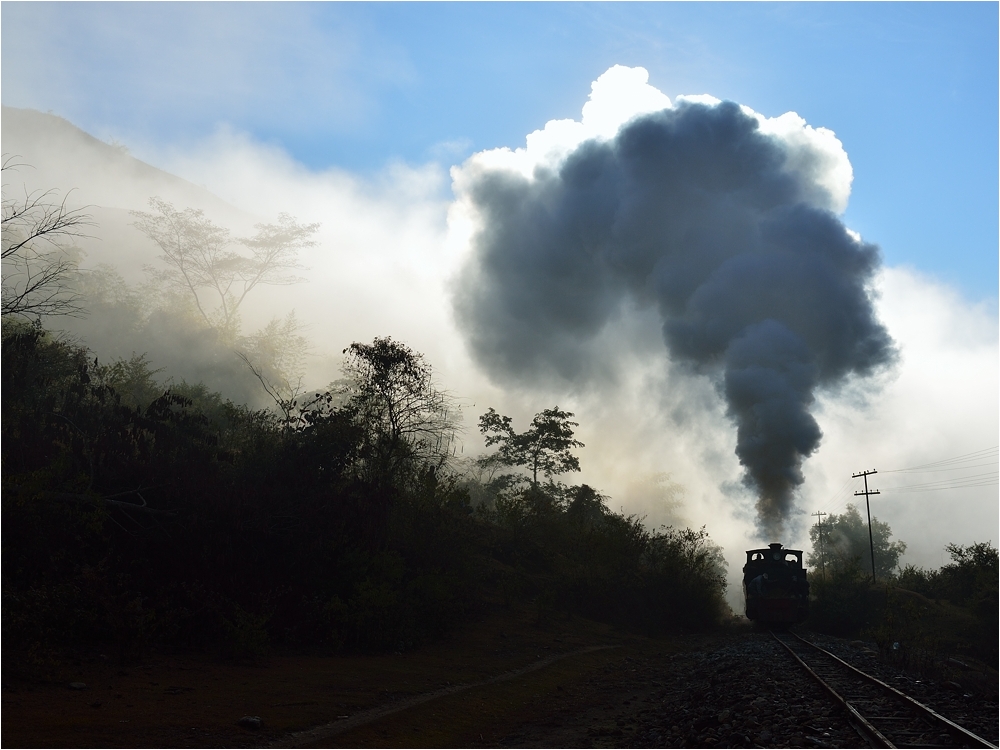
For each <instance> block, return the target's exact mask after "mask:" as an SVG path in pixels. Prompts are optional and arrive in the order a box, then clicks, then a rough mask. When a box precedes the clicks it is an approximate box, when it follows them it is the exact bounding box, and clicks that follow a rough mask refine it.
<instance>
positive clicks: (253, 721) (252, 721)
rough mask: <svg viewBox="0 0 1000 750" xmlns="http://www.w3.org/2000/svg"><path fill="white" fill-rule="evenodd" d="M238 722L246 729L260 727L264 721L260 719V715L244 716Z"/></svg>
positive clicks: (238, 724)
mask: <svg viewBox="0 0 1000 750" xmlns="http://www.w3.org/2000/svg"><path fill="white" fill-rule="evenodd" d="M236 724H237V726H241V727H243V728H244V729H260V727H261V724H263V722H262V721H261V720H260V717H259V716H244V717H243V718H241V719H240V720H239V721H237V722H236Z"/></svg>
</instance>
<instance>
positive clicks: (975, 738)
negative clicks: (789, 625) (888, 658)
mask: <svg viewBox="0 0 1000 750" xmlns="http://www.w3.org/2000/svg"><path fill="white" fill-rule="evenodd" d="M790 635H792V636H794V637H795V638H797V639H798V640H800V641H801V642H802V643H804V644H806V645H807V646H811V647H812V648H814V649H816V650H817V651H820V652H822V653H824V654H826V655H827V656H829V657H830V658H831V659H834V660H835V661H837V662H839V663H840V664H842V665H843V666H845V667H847V668H848V669H849V670H851V671H852V672H854V673H855V674H856V675H858V676H859V677H861V678H863V679H865V680H867V681H868V682H870V683H872V684H873V685H878V686H879V687H880V688H882V689H883V690H885V691H887V692H889V693H891V694H892V695H894V696H895V697H897V698H899V699H900V700H902V701H904V702H906V703H907V704H908V705H909V706H910V707H911V708H913V709H915V710H916V711H917V712H918V713H920V714H921V715H923V716H925V717H927V718H929V719H931V720H932V721H934V722H936V723H937V724H940V725H941V726H943V727H944V729H945V730H946V731H947V732H948V733H949V734H952V735H958V736H959V737H961V738H962V739H963V740H965V741H966V742H969V743H973V744H975V745H976V746H977V747H990V748H996V745H994V744H992V743H990V742H988V741H986V740H984V739H983V738H982V737H980V736H979V735H977V734H975V733H973V732H970V731H969V730H968V729H966V728H965V727H963V726H961V725H959V724H956V723H955V722H953V721H952V720H951V719H948V718H946V717H944V716H942V715H941V714H939V713H938V712H937V711H935V710H934V709H932V708H929V707H928V706H925V705H924V704H923V703H921V702H920V701H918V700H916V699H915V698H911V697H910V696H908V695H907V694H906V693H904V692H902V691H901V690H899V689H897V688H894V687H893V686H892V685H889V684H887V683H885V682H882V680H880V679H878V678H877V677H873V676H872V675H870V674H868V673H867V672H862V671H861V670H860V669H858V668H857V667H855V666H854V665H853V664H849V663H848V662H846V661H844V660H843V659H841V658H840V657H839V656H837V655H836V654H832V653H830V652H829V651H827V650H826V649H825V648H823V647H822V646H817V645H816V644H815V643H813V642H812V641H807V640H806V639H805V638H803V637H802V636H800V635H798V634H797V633H790ZM779 641H780V639H779ZM782 645H784V644H782ZM785 647H786V648H787V646H785ZM800 661H801V660H800Z"/></svg>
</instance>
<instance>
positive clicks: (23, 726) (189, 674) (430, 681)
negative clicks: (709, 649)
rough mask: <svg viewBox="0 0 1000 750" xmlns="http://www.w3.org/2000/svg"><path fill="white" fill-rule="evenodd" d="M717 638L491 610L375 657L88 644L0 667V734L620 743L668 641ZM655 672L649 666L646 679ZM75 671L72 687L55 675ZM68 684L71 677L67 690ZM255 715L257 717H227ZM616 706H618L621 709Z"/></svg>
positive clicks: (666, 660)
mask: <svg viewBox="0 0 1000 750" xmlns="http://www.w3.org/2000/svg"><path fill="white" fill-rule="evenodd" d="M726 637H732V636H721V635H720V636H712V637H708V636H701V637H698V636H677V637H673V638H669V639H663V640H656V639H648V638H643V637H640V636H636V635H632V634H627V633H623V632H620V631H616V630H615V629H613V628H611V627H609V626H606V625H601V624H598V623H594V622H591V621H588V620H584V619H580V618H560V617H553V618H551V619H549V620H547V621H545V622H541V623H540V622H538V620H537V617H536V616H535V615H533V614H532V613H530V612H520V613H516V612H503V613H500V614H499V615H497V616H495V617H493V618H490V619H489V620H488V621H485V622H482V623H479V624H477V625H475V626H473V627H471V628H468V629H466V630H464V631H463V632H461V633H456V634H455V635H454V636H453V637H452V638H450V639H448V640H446V641H444V642H441V643H437V644H434V645H432V646H428V647H426V648H423V649H420V650H416V651H413V652H410V653H405V654H389V655H384V656H376V657H343V656H336V657H332V656H322V655H288V654H284V655H282V654H277V655H274V656H272V657H271V658H270V659H269V661H268V663H267V664H264V665H259V666H250V665H239V664H233V663H228V662H225V661H222V660H219V659H218V658H215V657H213V656H211V655H204V654H163V655H148V656H146V657H144V658H143V659H142V660H141V661H140V662H136V663H133V664H128V665H125V666H124V667H121V666H119V665H118V664H117V663H115V662H114V660H111V659H107V658H102V656H101V655H99V654H93V655H89V656H82V657H81V658H79V659H78V660H76V661H75V662H74V663H71V664H69V665H64V666H62V667H59V668H54V669H52V670H50V671H49V673H48V674H47V675H46V676H45V678H44V679H40V678H38V677H37V676H36V677H35V678H33V679H29V678H26V677H24V676H20V677H18V676H9V675H6V674H5V676H4V683H3V686H2V687H3V689H2V697H3V712H2V718H3V722H2V737H0V740H2V744H3V746H4V747H262V746H272V745H273V746H282V747H509V746H527V747H530V746H538V747H541V746H546V747H572V746H576V747H580V746H586V747H590V746H602V745H608V746H610V745H621V744H622V743H623V742H626V743H627V739H626V738H627V736H628V733H629V732H630V731H634V722H630V721H629V720H628V716H627V714H628V711H627V710H626V712H625V714H623V706H624V707H625V708H626V709H628V707H629V706H633V707H634V708H635V710H636V711H635V712H636V713H637V712H638V710H639V708H640V707H641V705H642V701H643V700H644V699H645V698H646V697H647V696H648V695H649V694H651V693H652V691H655V690H657V689H658V687H659V684H660V682H661V681H662V680H664V679H669V677H666V676H664V675H669V671H670V657H671V655H672V654H674V653H677V652H681V651H686V650H691V649H693V648H699V647H702V646H703V645H705V644H706V643H707V642H708V641H716V640H718V639H719V638H726ZM656 677H659V679H655V678H656ZM71 683H75V684H76V687H70V685H71ZM79 683H83V684H84V685H85V686H86V687H83V688H80V687H79ZM243 716H258V717H260V719H261V726H260V728H259V729H247V728H243V727H241V726H238V725H237V721H238V720H239V719H240V718H241V717H243ZM623 716H624V717H625V718H623Z"/></svg>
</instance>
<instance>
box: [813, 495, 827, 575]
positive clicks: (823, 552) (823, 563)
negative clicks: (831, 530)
mask: <svg viewBox="0 0 1000 750" xmlns="http://www.w3.org/2000/svg"><path fill="white" fill-rule="evenodd" d="M813 515H814V516H818V517H819V521H817V522H816V525H817V526H819V564H820V567H821V568H822V570H823V580H826V547H824V546H823V516H825V515H826V513H823V512H821V511H816V512H815V513H813Z"/></svg>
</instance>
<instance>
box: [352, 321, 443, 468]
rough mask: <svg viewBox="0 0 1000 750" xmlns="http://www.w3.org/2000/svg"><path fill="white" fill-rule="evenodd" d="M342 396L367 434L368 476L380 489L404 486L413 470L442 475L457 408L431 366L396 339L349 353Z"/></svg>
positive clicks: (360, 346) (365, 463) (378, 340)
mask: <svg viewBox="0 0 1000 750" xmlns="http://www.w3.org/2000/svg"><path fill="white" fill-rule="evenodd" d="M344 354H345V355H346V357H347V359H346V361H345V363H344V375H345V385H344V387H343V389H342V396H346V397H347V399H348V407H349V408H350V409H351V410H352V411H353V412H354V413H355V414H356V420H357V422H358V424H359V426H360V427H361V429H362V432H363V434H364V443H365V445H364V448H363V450H362V455H363V456H364V459H363V467H364V474H365V475H366V478H367V479H368V480H369V481H370V482H373V483H374V484H380V485H381V484H385V483H386V482H398V481H400V480H402V479H405V474H406V473H407V470H411V473H412V470H415V469H416V470H419V469H421V468H423V469H425V470H427V471H437V470H438V469H440V468H442V467H443V466H444V465H445V463H446V462H447V460H448V458H449V456H450V454H451V446H452V443H453V441H454V439H455V432H456V428H457V419H456V417H457V409H456V408H455V407H454V405H453V404H452V402H451V398H450V397H449V396H448V394H447V393H445V392H444V391H441V390H439V389H438V388H437V387H436V386H435V385H434V381H433V377H432V371H431V367H430V365H428V364H427V363H426V362H425V361H424V357H423V355H422V354H418V353H417V352H414V351H413V350H412V349H410V348H409V347H408V346H406V345H405V344H402V343H400V342H398V341H393V340H392V338H390V337H388V336H387V337H385V338H376V339H375V340H374V341H373V342H372V343H371V344H359V343H356V342H355V343H353V344H351V345H350V346H349V347H347V348H346V349H345V350H344Z"/></svg>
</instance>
